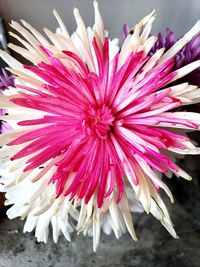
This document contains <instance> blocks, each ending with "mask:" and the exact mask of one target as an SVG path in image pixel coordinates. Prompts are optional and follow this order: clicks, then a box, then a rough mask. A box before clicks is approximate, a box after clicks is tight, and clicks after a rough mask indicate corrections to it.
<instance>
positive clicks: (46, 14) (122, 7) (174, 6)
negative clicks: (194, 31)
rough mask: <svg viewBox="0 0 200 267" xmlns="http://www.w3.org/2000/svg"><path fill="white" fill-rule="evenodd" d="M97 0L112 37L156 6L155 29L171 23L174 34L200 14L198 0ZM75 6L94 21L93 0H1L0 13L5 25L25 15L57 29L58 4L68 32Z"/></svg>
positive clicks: (87, 19) (88, 20) (36, 24)
mask: <svg viewBox="0 0 200 267" xmlns="http://www.w3.org/2000/svg"><path fill="white" fill-rule="evenodd" d="M98 2H99V6H100V10H101V13H102V17H103V19H104V23H105V25H106V28H107V29H108V30H109V32H110V34H111V37H119V36H120V35H121V29H122V26H123V24H124V23H128V24H129V25H130V26H131V25H134V24H135V23H136V22H138V20H140V19H141V18H143V17H144V16H146V15H147V14H148V13H150V12H151V11H152V10H153V9H156V13H157V19H156V21H155V23H154V27H153V32H154V33H158V32H159V31H164V30H165V29H166V28H167V27H169V28H170V29H172V30H173V31H174V32H175V34H177V35H178V36H181V35H183V34H184V33H185V32H186V31H187V30H188V29H190V28H191V27H192V25H193V24H194V23H195V22H196V20H197V19H199V17H200V1H199V0H190V1H188V0H176V1H174V0H167V1H166V0H99V1H98ZM74 7H77V8H79V9H80V11H81V14H82V16H83V18H84V20H85V23H86V25H93V22H94V14H93V5H92V0H56V1H55V0H0V17H3V18H4V20H5V22H6V25H7V24H8V23H9V22H10V21H11V20H20V19H22V18H23V19H25V20H27V21H28V22H30V23H31V24H32V25H33V26H34V27H36V28H37V29H38V30H42V29H43V28H44V27H46V26H47V27H48V28H50V29H51V30H54V29H55V28H56V27H57V22H56V20H55V19H54V17H53V15H52V11H53V9H54V8H55V9H56V10H57V11H58V12H59V13H60V15H61V17H62V19H63V21H64V22H65V23H66V25H67V27H68V30H69V32H73V31H74V30H75V28H76V25H75V21H74V18H73V12H72V10H73V8H74ZM7 28H8V27H7Z"/></svg>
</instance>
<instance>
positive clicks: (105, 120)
mask: <svg viewBox="0 0 200 267" xmlns="http://www.w3.org/2000/svg"><path fill="white" fill-rule="evenodd" d="M113 121H114V117H113V115H112V112H111V110H110V108H108V107H107V106H105V105H103V106H102V107H101V108H98V109H95V108H93V107H88V109H87V110H85V111H84V112H83V118H82V130H83V131H84V132H85V133H86V134H87V135H92V134H94V135H96V136H98V137H99V138H101V139H106V138H107V137H108V133H109V131H110V129H111V126H112V125H113Z"/></svg>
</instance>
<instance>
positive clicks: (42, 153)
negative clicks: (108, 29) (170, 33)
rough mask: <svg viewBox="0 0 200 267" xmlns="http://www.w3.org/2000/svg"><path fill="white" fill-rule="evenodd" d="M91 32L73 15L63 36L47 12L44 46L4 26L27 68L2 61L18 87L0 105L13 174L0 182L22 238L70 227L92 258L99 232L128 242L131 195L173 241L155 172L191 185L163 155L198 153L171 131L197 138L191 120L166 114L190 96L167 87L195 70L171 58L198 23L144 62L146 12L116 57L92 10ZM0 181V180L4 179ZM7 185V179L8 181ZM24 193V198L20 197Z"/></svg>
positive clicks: (148, 44)
mask: <svg viewBox="0 0 200 267" xmlns="http://www.w3.org/2000/svg"><path fill="white" fill-rule="evenodd" d="M94 10H95V24H94V26H93V29H91V28H90V29H86V27H85V24H84V22H83V20H82V18H81V16H80V14H79V11H78V9H74V16H75V19H76V23H77V30H76V32H74V33H73V35H72V36H70V35H69V33H68V31H67V29H66V27H65V26H64V24H63V22H62V20H61V18H60V17H59V15H58V14H57V12H56V11H54V15H55V17H56V18H57V20H58V23H59V26H60V29H61V33H55V34H54V33H53V32H51V31H50V30H48V29H46V28H45V30H44V31H45V33H46V34H47V36H48V37H49V39H50V41H51V42H49V41H47V40H46V39H45V38H44V37H43V36H42V35H41V34H40V33H39V32H37V31H36V30H35V29H34V28H33V27H32V26H30V25H29V24H28V23H27V22H25V21H22V24H23V25H24V26H21V25H20V24H18V23H16V22H12V24H11V26H12V27H13V28H14V29H15V30H17V31H18V32H20V34H21V35H22V37H23V38H24V39H26V41H25V40H24V39H22V38H21V37H19V36H18V35H16V34H12V35H14V37H16V38H17V39H18V40H19V41H20V42H21V43H22V44H23V46H24V48H22V47H20V46H16V45H12V44H11V45H10V48H12V49H14V50H15V51H16V52H18V53H20V54H22V55H23V56H24V57H25V58H26V59H28V60H30V61H31V62H32V63H33V64H34V66H32V65H22V64H21V63H20V62H18V61H16V60H15V59H13V58H12V57H11V56H9V55H7V54H5V53H4V52H3V51H1V52H0V55H1V56H2V57H3V58H4V60H5V61H7V62H8V64H10V66H11V69H10V71H11V72H12V73H14V74H15V75H16V76H17V79H18V80H19V81H20V83H19V84H16V87H17V90H18V91H17V93H16V94H15V95H14V96H3V98H2V99H1V105H2V107H6V108H8V110H15V109H16V110H17V111H18V114H17V115H15V114H14V115H10V116H8V118H7V119H8V120H17V121H18V126H19V128H18V129H17V130H14V131H10V132H9V133H7V134H4V135H2V136H1V144H2V145H3V144H7V146H6V147H4V149H3V151H2V155H3V156H4V157H5V155H7V156H9V157H10V160H11V161H12V162H10V163H8V169H10V170H11V171H13V172H15V173H16V176H15V177H14V179H13V178H9V176H7V177H5V178H3V180H2V183H3V184H4V186H3V189H2V190H5V191H6V192H7V194H6V197H7V204H14V205H13V206H12V207H11V208H10V209H9V211H8V215H9V217H10V218H13V217H16V216H21V217H22V218H25V217H27V221H26V224H25V231H26V230H27V231H31V230H32V229H33V228H34V227H36V236H37V238H38V240H39V241H46V240H47V237H48V225H49V223H50V222H51V223H52V225H53V237H54V240H55V241H57V238H58V235H59V232H62V233H63V234H64V235H65V237H66V238H67V239H68V240H70V236H69V233H70V232H71V231H72V229H73V228H72V224H71V223H70V222H71V221H74V220H75V221H77V225H76V230H77V231H78V232H83V233H84V234H87V233H88V234H92V235H93V244H94V250H96V248H97V245H98V243H99V238H100V229H101V227H102V228H103V229H104V231H105V232H106V233H110V231H111V229H113V231H114V232H115V235H116V237H119V236H120V235H121V234H122V233H123V232H124V231H125V229H126V228H127V229H128V231H129V233H130V234H131V236H132V237H133V238H134V239H136V235H135V232H134V227H133V223H132V219H131V213H130V212H131V211H133V210H134V209H135V208H136V207H137V205H138V204H137V205H135V204H133V203H132V202H133V200H134V198H135V195H136V196H137V198H138V200H139V202H140V203H141V204H142V206H143V207H144V209H145V211H146V212H147V213H149V212H150V213H152V214H153V215H154V216H155V217H156V218H157V219H159V220H160V221H161V223H162V224H163V225H164V226H165V227H166V229H167V230H168V231H169V232H170V233H171V234H172V235H173V236H174V237H177V235H176V233H175V230H174V229H173V225H172V222H171V220H170V217H169V214H168V212H167V208H166V206H165V204H164V203H163V201H162V199H161V198H160V195H159V191H160V190H162V189H163V190H164V191H165V192H166V193H167V195H168V196H169V197H170V199H171V201H172V202H173V196H172V194H171V192H170V190H169V188H168V187H167V186H166V185H165V183H164V182H163V181H162V180H161V179H160V177H159V175H158V174H157V173H158V172H160V173H165V174H167V173H168V171H172V172H173V173H175V174H176V175H177V176H181V177H183V178H185V179H188V180H190V179H191V177H190V176H189V175H188V174H187V173H185V172H184V171H183V170H182V169H181V168H180V167H178V166H177V165H176V164H175V163H174V162H173V161H172V160H171V159H170V157H169V156H168V154H169V152H170V153H171V152H175V153H179V154H197V153H199V148H196V147H195V146H194V145H193V143H192V142H191V141H190V140H189V138H188V137H186V136H185V135H184V133H181V132H180V131H177V132H176V129H177V128H178V129H180V128H181V129H191V130H196V129H198V127H199V123H200V116H199V114H195V113H189V112H175V111H173V110H174V109H175V108H178V107H180V106H182V105H185V104H187V103H188V102H191V103H192V102H193V101H195V100H196V98H198V97H199V93H198V90H197V87H196V86H190V85H189V84H188V83H183V84H178V85H176V86H170V85H169V84H170V83H171V82H173V81H175V80H176V79H178V78H180V77H182V76H184V75H186V74H187V73H189V72H191V71H193V70H194V69H195V68H197V67H199V66H200V61H195V62H193V63H192V64H189V65H186V66H185V67H184V68H181V69H178V70H176V71H173V67H174V56H175V55H176V54H177V53H178V52H179V51H180V49H182V48H183V47H184V46H185V45H186V44H187V43H188V42H189V41H190V40H191V39H192V38H193V36H194V35H195V34H196V33H197V32H199V30H200V22H198V23H197V24H196V25H195V26H194V27H193V28H192V29H191V30H190V31H189V32H188V33H187V34H186V35H185V36H184V37H183V38H182V39H180V40H179V42H178V43H177V45H176V44H175V45H174V46H173V47H172V48H171V49H169V50H168V51H167V52H166V53H165V52H164V49H163V48H162V49H159V50H158V51H157V52H156V53H155V54H153V56H149V51H150V50H151V49H152V47H153V45H154V44H155V42H156V40H157V38H156V37H155V36H151V37H149V33H150V30H151V24H152V22H153V20H154V12H152V13H151V14H149V15H148V16H147V17H145V18H144V19H143V20H141V21H140V22H139V23H138V24H137V25H136V26H135V27H134V29H133V30H132V31H131V32H130V34H129V35H128V36H127V37H126V39H125V41H124V44H123V45H122V47H121V50H120V51H119V49H117V48H116V45H115V41H110V40H109V38H108V36H107V35H106V33H105V30H104V25H103V21H102V18H101V16H100V13H99V9H98V4H97V2H96V1H94ZM4 176H5V175H4ZM12 177H13V176H12ZM27 189H29V190H27Z"/></svg>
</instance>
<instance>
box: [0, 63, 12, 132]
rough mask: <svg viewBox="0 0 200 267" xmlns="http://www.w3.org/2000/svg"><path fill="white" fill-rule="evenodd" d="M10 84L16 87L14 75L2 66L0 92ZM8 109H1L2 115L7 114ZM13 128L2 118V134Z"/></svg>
mask: <svg viewBox="0 0 200 267" xmlns="http://www.w3.org/2000/svg"><path fill="white" fill-rule="evenodd" d="M9 86H13V87H14V77H13V76H12V75H9V74H8V72H7V71H6V70H5V69H3V68H2V74H1V75H0V93H2V92H1V91H3V90H5V89H6V88H8V87H9ZM5 114H6V110H5V109H0V115H5ZM9 129H11V127H10V125H9V124H8V123H7V122H5V121H2V120H0V134H1V133H4V132H6V131H7V130H9Z"/></svg>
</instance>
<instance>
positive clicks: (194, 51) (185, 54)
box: [123, 24, 200, 86]
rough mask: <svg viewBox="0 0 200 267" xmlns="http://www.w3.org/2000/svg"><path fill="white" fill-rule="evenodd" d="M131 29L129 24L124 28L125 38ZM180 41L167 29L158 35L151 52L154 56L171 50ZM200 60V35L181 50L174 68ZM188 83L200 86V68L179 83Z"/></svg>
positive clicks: (175, 57)
mask: <svg viewBox="0 0 200 267" xmlns="http://www.w3.org/2000/svg"><path fill="white" fill-rule="evenodd" d="M129 31H130V28H129V26H128V25H127V24H125V25H124V26H123V36H124V37H125V38H126V36H127V35H128V34H129ZM177 41H178V39H177V37H176V36H175V34H174V33H173V32H172V31H171V30H170V29H166V31H165V34H163V35H162V34H161V33H159V34H158V40H157V42H156V43H155V45H154V46H153V48H152V49H151V51H150V52H149V55H150V56H152V55H153V54H154V53H155V52H156V51H157V50H158V49H160V48H163V47H165V51H167V50H169V49H170V48H171V47H172V46H173V45H174V44H175V43H176V42H177ZM199 59H200V34H199V33H198V34H197V35H195V36H194V37H193V38H192V40H191V41H190V42H189V43H188V44H187V45H186V46H185V47H184V48H183V49H181V50H180V52H179V53H178V54H176V55H175V56H174V63H175V64H174V67H173V69H174V70H176V69H179V68H181V67H184V66H185V65H187V64H189V63H192V62H193V61H196V60H199ZM181 82H188V83H189V84H193V85H198V86H200V68H198V69H195V70H194V71H192V72H191V73H189V74H188V75H186V76H185V77H183V78H181V80H179V81H178V83H181Z"/></svg>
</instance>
